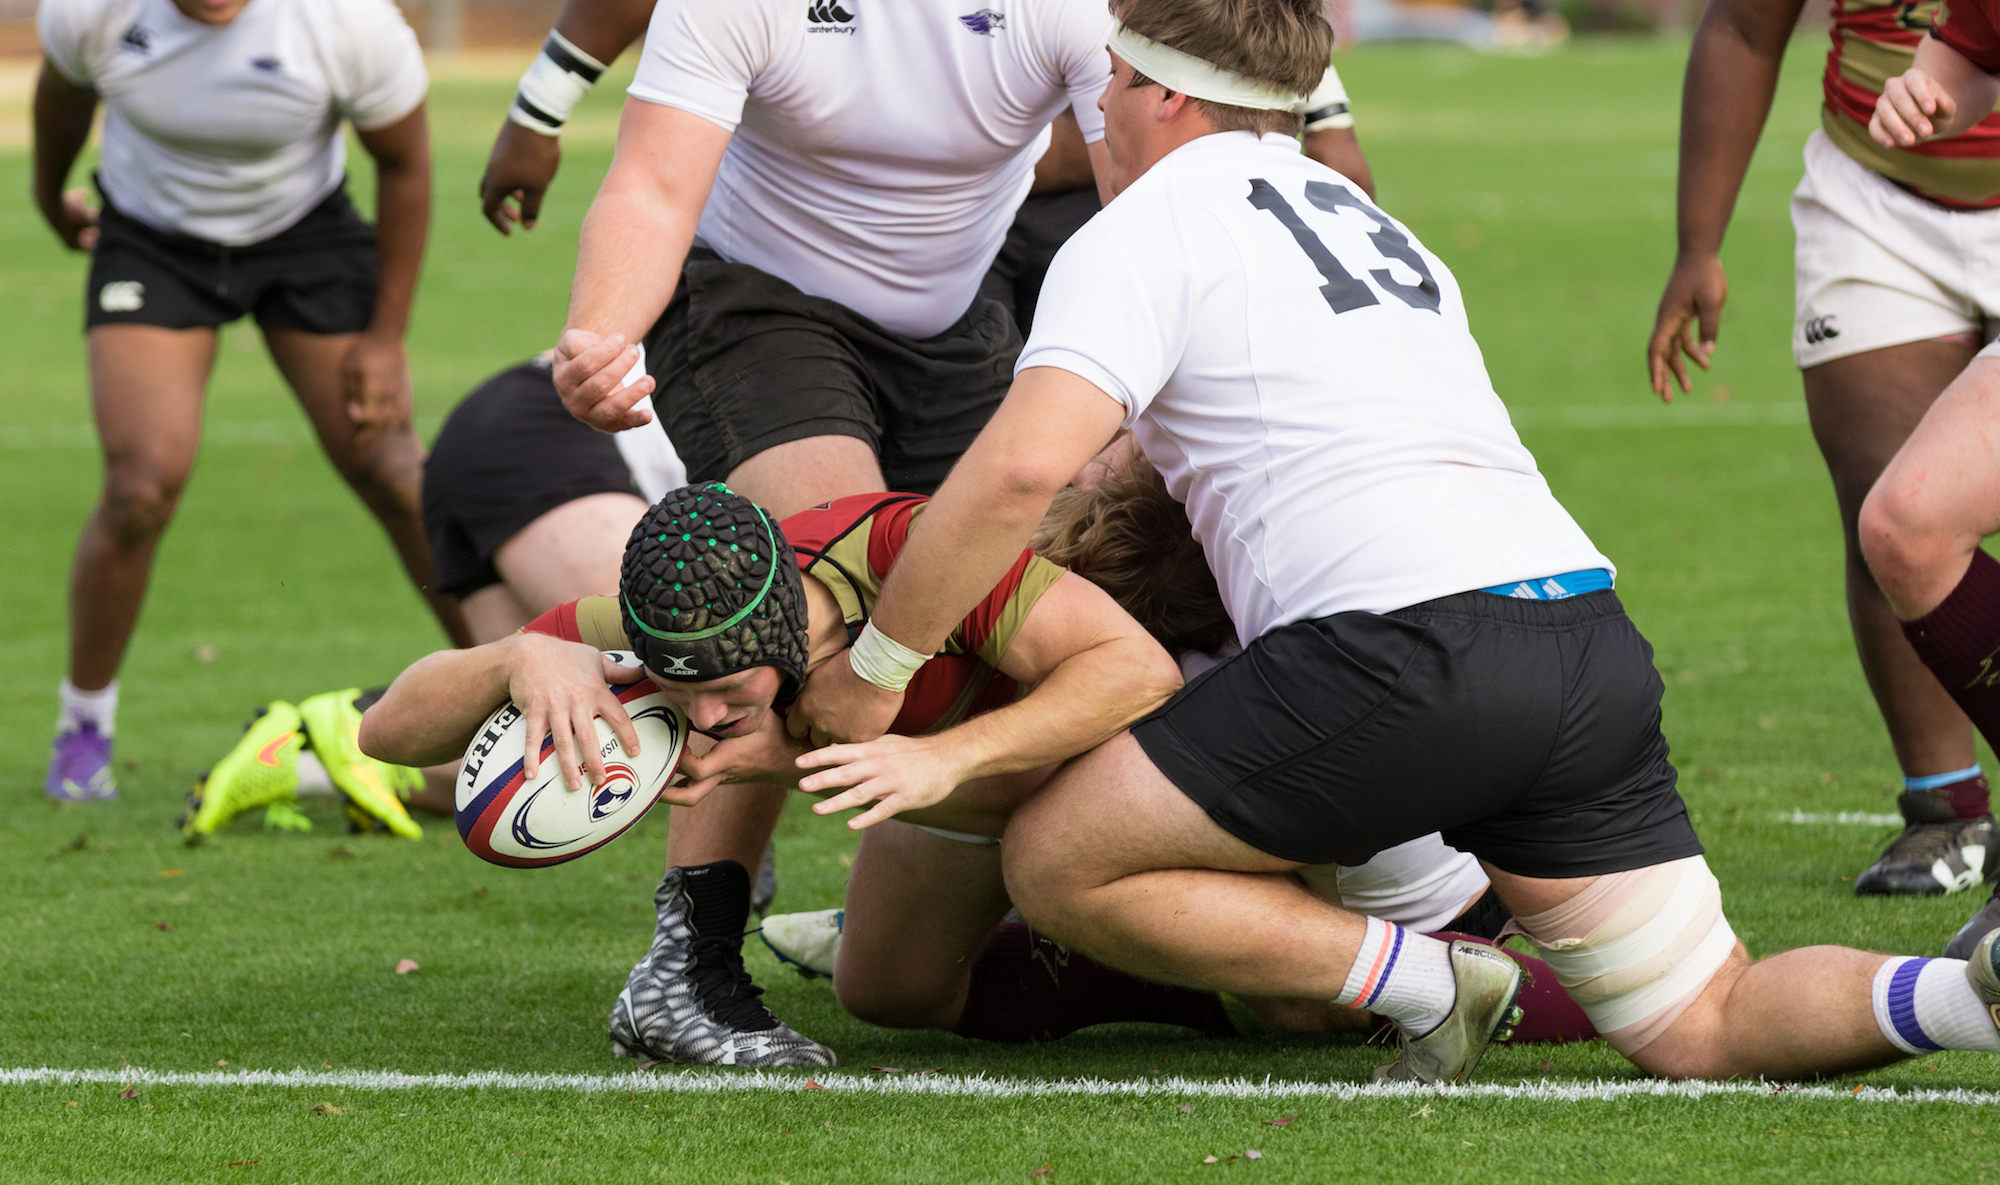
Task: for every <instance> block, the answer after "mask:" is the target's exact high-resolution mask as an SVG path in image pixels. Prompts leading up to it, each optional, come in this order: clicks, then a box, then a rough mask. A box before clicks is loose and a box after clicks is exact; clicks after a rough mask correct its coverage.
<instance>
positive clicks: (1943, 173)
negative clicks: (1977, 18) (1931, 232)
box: [1820, 0, 2000, 209]
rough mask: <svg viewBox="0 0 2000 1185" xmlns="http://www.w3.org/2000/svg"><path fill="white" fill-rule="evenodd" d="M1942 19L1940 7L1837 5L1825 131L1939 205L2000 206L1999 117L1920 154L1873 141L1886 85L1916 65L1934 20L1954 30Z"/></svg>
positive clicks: (1920, 2)
mask: <svg viewBox="0 0 2000 1185" xmlns="http://www.w3.org/2000/svg"><path fill="white" fill-rule="evenodd" d="M1975 2H1976V0H1975ZM1942 13H1943V6H1942V5H1941V3H1940V0H1833V48H1832V49H1831V50H1830V51H1828V53H1827V55H1826V78H1825V82H1824V90H1825V92H1826V106H1825V108H1824V109H1823V110H1822V111H1821V113H1820V126H1821V127H1823V128H1824V129H1825V130H1826V134H1827V136H1828V138H1830V139H1831V140H1832V141H1833V142H1834V143H1835V144H1837V145H1839V146H1840V148H1841V150H1842V151H1844V152H1846V153H1847V155H1849V156H1851V157H1853V158H1854V159H1855V160H1857V161H1860V162H1861V163H1862V164H1864V165H1866V166H1868V167H1869V168H1871V169H1873V170H1875V171H1876V172H1878V173H1880V174H1882V175H1883V176H1884V177H1887V178H1888V179H1889V180H1891V181H1894V182H1896V183H1897V184H1899V185H1902V186H1904V187H1905V188H1907V189H1910V190H1913V191H1915V192H1916V193H1919V194H1921V195H1923V196H1924V197H1927V198H1929V199H1931V200H1932V201H1934V202H1937V203H1939V204H1941V205H1946V206H1953V207H1957V208H1960V209H1985V208H1987V207H1991V206H2000V114H1994V113H1989V114H1988V115H1987V116H1986V118H1984V119H1982V120H1980V121H1979V123H1977V124H1975V125H1974V126H1972V127H1970V128H1968V129H1966V130H1965V131H1964V132H1963V133H1961V134H1959V135H1956V136H1953V137H1951V138H1950V139H1947V140H1937V141H1933V142H1931V143H1928V144H1919V145H1917V146H1916V147H1915V148H1907V149H1904V148H1884V147H1882V146H1881V145H1880V144H1877V143H1876V142H1875V141H1874V139H1873V138H1872V137H1871V136H1869V134H1868V121H1869V120H1871V119H1873V118H1874V117H1875V101H1876V100H1877V99H1879V98H1881V96H1882V85H1883V83H1885V82H1887V81H1888V80H1889V79H1891V78H1894V77H1895V76H1896V75H1898V74H1901V73H1902V72H1903V71H1905V70H1908V69H1909V68H1910V66H1911V65H1912V64H1913V63H1914V62H1915V60H1916V56H1917V46H1918V45H1919V44H1920V43H1921V42H1922V41H1923V38H1924V37H1925V35H1926V34H1928V33H1929V32H1930V29H1931V23H1932V21H1933V20H1939V21H1941V22H1943V23H1946V24H1948V23H1949V21H1948V20H1946V19H1945V18H1944V17H1943V16H1942V15H1941V14H1942ZM1948 40H1949V39H1948V38H1947V41H1948ZM1968 56H1970V55H1968Z"/></svg>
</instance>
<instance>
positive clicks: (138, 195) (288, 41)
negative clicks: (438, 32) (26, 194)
mask: <svg viewBox="0 0 2000 1185" xmlns="http://www.w3.org/2000/svg"><path fill="white" fill-rule="evenodd" d="M36 20H37V23H38V26H39V31H40V33H41V38H42V49H43V50H44V52H46V53H47V54H48V57H49V61H50V62H51V63H52V64H54V66H55V68H56V70H57V71H59V72H60V73H61V74H62V76H63V77H64V78H67V79H68V80H69V81H70V82H72V83H75V84H76V85H78V86H86V87H92V88H94V89H95V90H96V91H97V92H98V94H100V95H101V96H103V99H104V107H105V117H104V148H103V155H102V158H101V161H100V163H99V166H98V181H99V184H101V185H102V186H103V187H104V192H105V195H106V196H107V197H109V198H110V199H111V202H112V204H113V205H115V206H117V207H118V209H119V210H121V211H123V212H124V213H126V214H128V215H130V216H132V217H133V218H136V219H138V220H139V221H141V222H144V223H147V224H148V225H151V226H154V227H157V228H159V229H161V230H168V231H177V232H179V233H181V234H186V235H193V236H195V237H196V238H202V239H208V240H210V241H212V242H217V243H227V244H229V245H231V246H241V245H243V244H246V243H255V242H259V241H261V240H264V239H268V238H270V237H271V236H273V235H275V234H277V233H278V232H280V231H282V230H284V229H285V228H287V227H289V226H291V225H292V224H293V223H295V222H297V221H298V220H299V219H300V218H303V217H304V216H305V215H306V214H307V212H309V211H310V210H311V209H312V208H313V207H314V206H316V205H318V204H319V203H320V202H321V201H323V200H324V199H325V198H326V197H327V195H329V194H331V193H332V192H333V191H334V190H335V189H337V188H339V186H340V180H341V176H342V175H343V173H344V172H345V170H346V167H347V145H346V142H345V141H344V140H343V139H342V137H341V135H340V121H341V120H343V119H346V120H351V121H352V122H353V123H354V126H356V127H358V128H361V129H363V130H373V129H375V128H380V127H387V126H388V125H389V124H392V123H395V122H396V121H397V120H399V119H402V118H403V117H404V116H406V115H408V114H409V113H410V112H412V111H414V110H416V107H417V104H418V103H421V102H422V101H423V98H424V91H425V89H426V87H427V86H428V79H427V78H426V76H425V73H424V58H423V53H422V51H421V50H419V49H418V48H417V38H416V35H415V34H414V33H412V32H411V31H410V26H409V25H408V24H407V23H405V22H404V20H403V16H402V13H400V12H399V11H397V9H396V6H395V5H394V4H392V3H390V2H389V0H250V3H249V4H248V5H246V6H245V7H244V9H243V11H242V13H241V15H239V16H238V17H237V18H236V19H235V20H233V21H231V22H229V23H228V24H226V25H208V24H203V23H202V22H200V21H196V20H191V19H189V18H188V17H186V16H184V15H182V13H181V11H180V10H179V9H178V8H175V7H174V6H173V4H172V3H170V2H169V0H42V4H41V10H40V12H39V13H38V14H37V17H36Z"/></svg>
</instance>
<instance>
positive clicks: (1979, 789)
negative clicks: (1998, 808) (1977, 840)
mask: <svg viewBox="0 0 2000 1185" xmlns="http://www.w3.org/2000/svg"><path fill="white" fill-rule="evenodd" d="M1931 793H1932V794H1938V795H1942V796H1943V797H1945V798H1948V799H1950V800H1951V813H1952V814H1953V815H1956V816H1957V817H1958V818H1961V819H1977V818H1978V817H1979V816H1981V815H1987V814H1991V813H1993V792H1992V791H1991V790H1989V789H1988V788H1987V786H1986V775H1985V774H1974V775H1972V776H1971V777H1969V778H1966V779H1965V780H1963V781H1959V782H1953V783H1952V784H1951V785H1949V786H1939V787H1938V788H1937V789H1935V790H1933V791H1931Z"/></svg>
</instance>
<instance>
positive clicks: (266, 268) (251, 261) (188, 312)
mask: <svg viewBox="0 0 2000 1185" xmlns="http://www.w3.org/2000/svg"><path fill="white" fill-rule="evenodd" d="M376 270H377V265H376V252H375V230H374V228H373V227H371V226H369V225H368V224H367V223H366V222H363V221H362V220H361V215H360V214H359V213H358V212H357V211H356V210H355V209H354V203H353V202H351V201H349V200H348V199H347V189H346V187H345V186H342V187H341V188H339V189H336V190H334V191H333V192H332V193H331V194H329V195H328V196H327V198H326V200H325V201H322V202H321V203H320V204H319V205H317V206H314V207H313V208H312V209H311V210H310V211H308V212H307V213H306V216H305V217H303V218H301V219H299V220H298V221H297V222H295V223H293V224H292V225H291V226H289V227H287V228H286V229H284V230H281V231H279V232H278V233H277V234H275V235H272V236H271V237H270V238H268V239H265V240H263V241H262V242H257V243H251V244H248V245H247V246H242V247H230V246H225V245H223V244H221V243H213V242H210V241H209V240H207V239H197V238H194V237H192V236H190V235H183V234H175V233H173V232H171V231H164V230H157V229H155V228H153V227H151V226H148V225H146V224H145V223H143V222H140V221H139V220H138V219H136V218H131V217H128V216H127V215H125V214H122V213H120V212H119V211H118V209H117V207H115V206H113V205H112V204H111V202H110V200H109V199H106V200H105V202H104V205H103V208H102V209H100V210H99V211H98V216H97V249H96V250H95V251H93V252H92V253H91V260H90V281H89V288H88V289H87V290H86V291H85V293H84V326H85V328H91V327H95V326H98V325H157V326H159V327H160V328H162V329H196V328H204V327H214V326H217V325H224V324H227V323H229V322H231V321H235V320H237V319H239V318H242V317H255V318H256V319H257V324H259V325H261V326H267V327H270V328H273V329H296V330H299V331H300V332H303V333H323V334H337V333H359V332H361V331H362V330H364V329H366V328H368V322H369V320H370V319H372V318H373V317H374V316H375V277H376Z"/></svg>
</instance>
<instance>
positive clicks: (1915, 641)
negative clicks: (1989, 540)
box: [1903, 550, 2000, 813]
mask: <svg viewBox="0 0 2000 1185" xmlns="http://www.w3.org/2000/svg"><path fill="white" fill-rule="evenodd" d="M1903 636H1904V637H1905V638H1908V639H1909V640H1910V645H1911V646H1912V647H1914V648H1915V649H1916V652H1917V657H1918V658H1921V659H1923V660H1924V665H1925V666H1927V667H1929V668H1930V669H1931V673H1932V674H1933V675H1936V676H1937V677H1938V682H1940V683H1942V684H1944V689H1945V690H1946V691H1947V692H1949V693H1951V698H1952V699H1953V700H1955V701H1957V703H1958V706H1959V707H1960V708H1963V709H1964V710H1965V714H1966V715H1967V716H1970V717H1971V718H1972V724H1973V727H1975V728H1977V729H1978V730H1979V735H1981V736H1983V737H1985V738H1986V743H1987V744H1989V745H2000V563H1996V562H1994V559H1993V557H1992V556H1990V555H1987V554H1986V553H1985V552H1984V551H1978V550H1975V551H1974V552H1973V553H1972V566H1971V567H1969V568H1967V569H1966V570H1965V579H1963V580H1961V581H1959V582H1958V587H1957V588H1954V589H1952V590H1951V595H1950V596H1948V597H1946V598H1945V599H1944V603H1942V604H1940V605H1939V606H1938V607H1937V608H1935V609H1933V610H1931V611H1930V612H1929V613H1928V614H1925V615H1924V616H1922V617H1919V618H1917V619H1916V620H1915V621H1906V622H1904V623H1903ZM1952 805H1953V806H1954V807H1956V806H1957V803H1956V802H1955V801H1954V803H1953V804H1952ZM1982 813H1983V812H1982Z"/></svg>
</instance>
